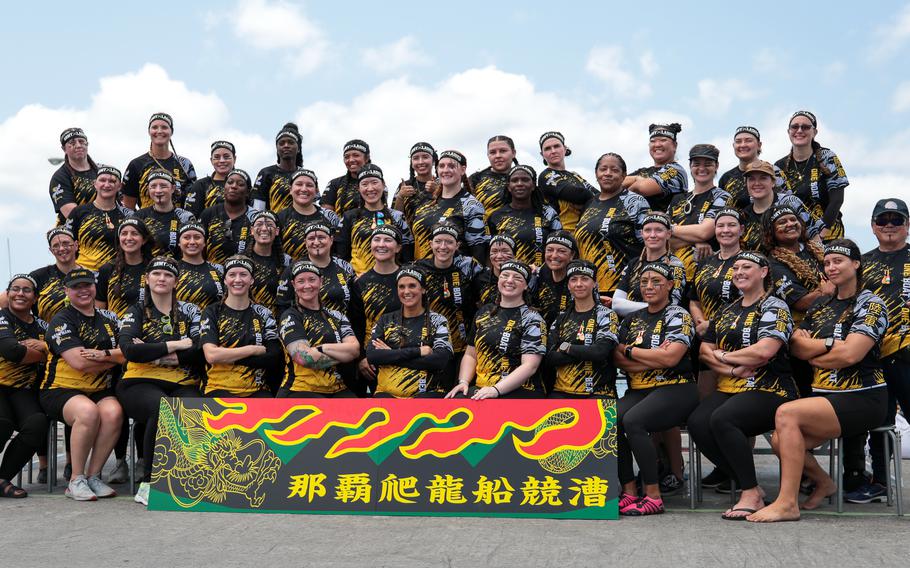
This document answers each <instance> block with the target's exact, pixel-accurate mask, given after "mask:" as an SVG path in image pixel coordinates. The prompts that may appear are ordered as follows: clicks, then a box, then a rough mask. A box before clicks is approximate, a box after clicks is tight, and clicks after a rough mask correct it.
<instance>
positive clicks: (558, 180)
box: [537, 168, 599, 233]
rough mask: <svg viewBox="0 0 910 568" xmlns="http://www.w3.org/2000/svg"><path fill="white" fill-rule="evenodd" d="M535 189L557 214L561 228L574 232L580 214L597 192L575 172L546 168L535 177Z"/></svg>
mask: <svg viewBox="0 0 910 568" xmlns="http://www.w3.org/2000/svg"><path fill="white" fill-rule="evenodd" d="M537 187H539V188H540V189H541V191H543V194H544V196H546V198H547V200H548V201H549V202H550V205H551V206H553V208H555V209H556V211H557V212H558V214H559V221H560V223H562V228H563V229H565V230H566V231H569V232H570V233H574V232H575V226H576V225H578V219H579V217H581V212H582V211H584V209H585V206H586V205H587V204H588V202H589V201H591V200H592V199H594V198H595V197H596V196H597V194H598V193H599V191H597V188H595V187H594V186H593V185H591V184H590V183H588V182H587V181H586V180H585V178H583V177H581V176H580V175H578V174H577V173H575V172H570V171H567V170H555V169H553V168H546V169H545V170H544V171H542V172H540V175H539V176H537Z"/></svg>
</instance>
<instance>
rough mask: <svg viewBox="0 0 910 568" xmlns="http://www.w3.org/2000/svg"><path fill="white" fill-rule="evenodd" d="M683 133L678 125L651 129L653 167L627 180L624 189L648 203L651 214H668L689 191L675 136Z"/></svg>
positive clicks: (639, 171) (654, 126)
mask: <svg viewBox="0 0 910 568" xmlns="http://www.w3.org/2000/svg"><path fill="white" fill-rule="evenodd" d="M680 132H682V126H680V125H679V123H676V122H674V123H672V124H652V125H651V126H649V127H648V135H649V139H650V142H649V143H648V152H649V153H650V154H651V159H652V160H654V165H653V166H647V167H643V168H638V169H637V170H635V171H634V172H632V173H630V174H629V175H627V176H626V179H624V180H623V182H622V186H623V187H624V188H626V189H628V190H629V191H633V192H635V193H637V194H639V195H641V196H643V197H644V198H645V199H647V200H648V205H649V206H650V208H651V210H652V211H663V212H666V211H667V209H668V208H669V206H670V200H671V199H673V197H674V196H675V195H678V194H681V193H685V192H686V190H687V189H688V187H689V178H688V176H687V175H686V170H684V169H683V167H682V165H680V163H679V162H677V161H676V144H677V142H676V135H677V134H679V133H680Z"/></svg>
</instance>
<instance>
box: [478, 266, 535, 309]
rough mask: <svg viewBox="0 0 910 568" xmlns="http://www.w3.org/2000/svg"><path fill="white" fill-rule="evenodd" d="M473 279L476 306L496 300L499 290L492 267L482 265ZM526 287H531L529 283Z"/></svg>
mask: <svg viewBox="0 0 910 568" xmlns="http://www.w3.org/2000/svg"><path fill="white" fill-rule="evenodd" d="M474 281H475V288H476V289H477V306H478V307H480V306H483V305H484V304H491V303H493V302H495V301H496V294H497V293H498V292H499V276H497V275H495V274H493V269H492V268H490V267H489V266H487V267H484V268H483V270H482V271H481V272H480V274H478V275H477V278H475V280H474ZM528 288H529V289H533V288H532V287H531V285H530V284H529V285H528ZM535 305H536V304H535Z"/></svg>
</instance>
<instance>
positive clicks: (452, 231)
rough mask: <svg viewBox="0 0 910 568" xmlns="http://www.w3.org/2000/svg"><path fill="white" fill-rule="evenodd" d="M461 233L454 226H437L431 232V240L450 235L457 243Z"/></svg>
mask: <svg viewBox="0 0 910 568" xmlns="http://www.w3.org/2000/svg"><path fill="white" fill-rule="evenodd" d="M459 233H460V231H459V230H458V229H457V228H455V227H453V226H452V225H436V226H435V227H433V230H432V231H431V232H430V239H433V238H436V236H437V235H449V236H450V237H452V238H453V239H455V240H456V241H457V240H459V238H460V234H459Z"/></svg>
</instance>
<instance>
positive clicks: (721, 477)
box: [701, 467, 730, 488]
mask: <svg viewBox="0 0 910 568" xmlns="http://www.w3.org/2000/svg"><path fill="white" fill-rule="evenodd" d="M729 479H730V478H729V477H727V474H726V473H724V472H722V471H721V470H720V468H718V467H715V468H714V471H712V472H711V473H709V474H708V475H706V476H704V477H703V478H702V479H701V486H702V487H707V488H714V487H717V486H718V485H720V484H721V483H723V482H724V481H729Z"/></svg>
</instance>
